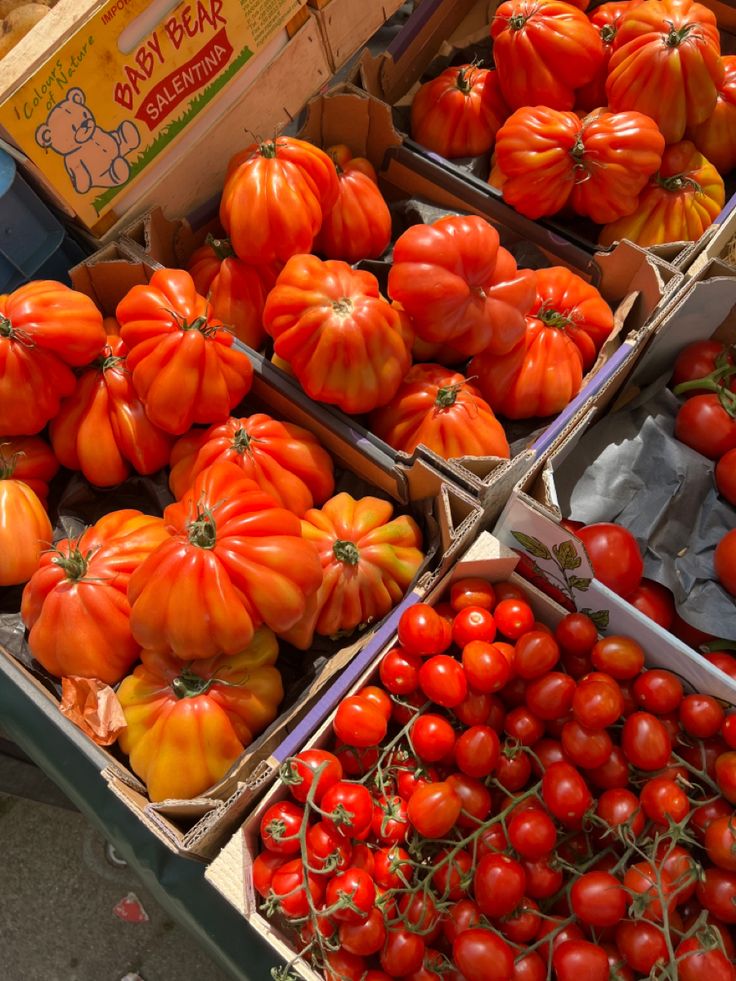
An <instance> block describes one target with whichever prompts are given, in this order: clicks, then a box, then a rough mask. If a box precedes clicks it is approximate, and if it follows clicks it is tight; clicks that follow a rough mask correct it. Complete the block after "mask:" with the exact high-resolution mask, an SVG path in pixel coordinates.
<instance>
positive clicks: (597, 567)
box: [577, 444, 736, 598]
mask: <svg viewBox="0 0 736 981" xmlns="http://www.w3.org/2000/svg"><path fill="white" fill-rule="evenodd" d="M735 445H736V444H735ZM577 536H578V538H579V539H580V540H581V541H582V543H583V545H585V551H586V552H587V553H588V558H589V559H590V561H591V564H592V566H593V572H594V573H595V577H596V579H598V581H599V582H602V583H603V585H604V586H608V588H609V589H611V590H613V592H614V593H618V595H619V596H623V597H624V598H626V597H627V596H628V595H629V594H630V593H633V592H634V590H635V589H636V588H637V586H638V585H639V583H640V582H641V577H642V575H643V573H644V563H643V562H642V558H641V552H640V551H639V546H638V545H637V543H636V539H635V538H634V536H633V535H632V534H631V532H630V531H627V530H626V528H622V527H621V526H620V525H615V524H611V523H610V522H605V521H603V522H599V523H598V524H593V525H586V526H585V527H584V528H580V529H579V531H578V532H577Z"/></svg>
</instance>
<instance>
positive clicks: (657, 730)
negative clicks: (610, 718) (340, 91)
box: [621, 712, 672, 771]
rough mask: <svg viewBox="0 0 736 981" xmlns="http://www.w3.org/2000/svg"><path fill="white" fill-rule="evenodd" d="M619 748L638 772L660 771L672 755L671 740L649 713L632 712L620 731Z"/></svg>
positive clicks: (660, 724) (663, 728)
mask: <svg viewBox="0 0 736 981" xmlns="http://www.w3.org/2000/svg"><path fill="white" fill-rule="evenodd" d="M621 748H622V749H623V751H624V753H625V755H626V758H627V759H628V760H629V762H630V763H633V765H634V766H636V767H638V768H639V769H640V770H647V771H651V770H661V769H662V767H664V766H666V764H667V761H668V760H669V758H670V754H671V753H672V740H671V738H670V734H669V732H668V731H667V729H666V728H665V727H664V725H662V723H661V722H660V720H659V719H658V718H657V717H656V716H654V715H651V714H650V713H649V712H634V713H633V715H630V716H629V717H628V719H626V721H625V722H624V725H623V729H622V730H621Z"/></svg>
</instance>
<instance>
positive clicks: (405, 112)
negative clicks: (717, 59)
mask: <svg viewBox="0 0 736 981" xmlns="http://www.w3.org/2000/svg"><path fill="white" fill-rule="evenodd" d="M501 2H502V0H424V3H422V5H421V6H420V7H419V8H418V9H417V10H415V12H414V14H413V15H412V16H411V17H410V18H409V20H408V21H407V22H406V24H405V25H404V26H403V28H402V29H401V31H400V32H399V33H398V34H397V35H396V36H395V37H394V38H393V39H392V41H391V42H390V44H389V45H388V46H387V48H386V50H385V51H384V52H381V53H375V52H370V51H365V52H364V53H363V55H362V56H361V60H360V64H359V66H358V67H357V69H356V71H355V73H354V75H353V77H352V80H353V81H355V82H356V84H360V85H361V86H362V87H363V88H364V89H365V90H366V91H367V92H370V93H371V95H374V96H376V97H377V98H379V99H381V100H383V101H384V102H386V103H387V104H388V105H390V106H392V107H394V117H395V119H396V120H397V125H398V128H399V129H400V130H401V131H402V133H403V134H408V133H409V109H410V106H411V102H412V99H413V97H414V94H415V92H416V91H417V89H418V88H419V86H420V84H421V83H422V82H424V81H427V80H428V79H429V78H433V77H435V76H436V75H438V74H439V73H440V72H441V71H443V70H444V69H445V68H447V67H448V66H449V65H451V64H462V63H463V62H464V61H470V60H472V59H473V57H477V58H478V59H480V60H482V62H483V64H485V65H486V66H488V65H491V64H492V41H491V38H490V33H489V25H490V23H491V21H492V19H493V16H494V13H495V11H496V9H497V8H498V6H499V5H500V3H501ZM704 4H705V6H707V7H710V8H711V9H712V10H713V11H714V13H715V14H716V17H717V18H718V23H719V27H720V30H721V44H722V50H723V53H724V54H733V53H736V19H735V18H734V12H733V6H732V5H731V4H728V3H721V2H719V0H704ZM595 6H597V4H596V3H593V4H591V7H595ZM468 55H469V56H468ZM466 56H468V57H466ZM405 139H406V145H407V146H409V147H411V148H412V149H413V150H414V151H415V152H416V153H418V154H421V155H422V156H425V157H427V159H429V160H434V161H438V162H440V163H441V165H442V166H443V167H444V168H447V169H448V170H449V171H451V172H452V173H453V174H455V175H457V176H459V177H461V178H462V179H463V180H465V181H467V182H468V184H470V186H471V187H473V189H474V190H476V191H478V192H480V193H481V194H482V195H483V196H485V197H487V198H489V199H491V200H495V201H500V200H503V198H502V195H501V192H500V191H499V190H496V189H495V188H492V187H490V185H489V184H488V183H487V182H486V178H487V176H488V172H489V170H490V165H489V164H488V165H486V164H484V163H483V162H482V161H481V158H473V159H467V160H464V161H462V162H459V161H451V160H447V159H446V158H444V157H441V156H440V155H438V154H436V153H433V152H431V151H430V150H427V149H424V148H423V147H421V146H420V145H419V144H418V143H416V142H415V141H414V140H412V139H411V138H410V137H409V136H408V135H407V136H406V138H405ZM734 207H736V171H734V172H732V173H731V174H729V175H727V177H726V205H725V207H724V209H723V211H722V213H721V214H720V215H719V216H718V217H717V218H716V219H715V222H714V224H715V225H716V226H717V225H720V224H721V223H722V222H723V221H725V219H726V217H727V215H728V214H729V212H730V211H731V210H732V209H733V208H734ZM538 223H539V225H541V226H542V227H543V228H545V229H547V230H548V231H549V232H550V233H551V234H553V235H557V236H561V237H562V238H563V239H565V240H567V241H569V242H573V243H575V244H576V245H577V246H578V247H580V248H581V249H583V250H585V251H587V252H589V253H595V252H596V251H597V250H599V248H600V247H599V246H597V245H596V244H595V243H596V241H597V237H598V226H597V225H594V224H593V223H592V222H590V221H589V220H587V219H584V218H576V219H574V220H567V219H565V218H562V217H560V216H559V215H554V216H550V217H546V218H542V219H539V222H538ZM707 234H708V233H707V232H706V233H705V235H707ZM701 241H702V239H701ZM699 244H700V243H698V242H696V243H691V242H676V243H670V244H668V245H663V246H654V247H652V248H651V249H650V251H652V252H654V253H656V254H657V255H660V256H662V257H663V258H665V259H667V260H668V261H670V262H672V263H673V264H675V265H676V266H677V267H678V268H681V269H686V268H687V267H688V265H689V264H690V263H691V262H692V261H693V259H694V257H695V256H696V255H697V252H698V249H699Z"/></svg>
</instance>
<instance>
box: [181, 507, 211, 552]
mask: <svg viewBox="0 0 736 981" xmlns="http://www.w3.org/2000/svg"><path fill="white" fill-rule="evenodd" d="M187 536H188V538H189V542H190V543H191V544H192V545H195V546H196V547H197V548H214V547H215V545H216V544H217V524H216V522H215V517H214V515H213V514H212V511H211V510H209V509H207V508H206V509H204V510H200V509H199V508H197V517H196V518H194V519H193V520H192V521H190V522H189V524H188V525H187Z"/></svg>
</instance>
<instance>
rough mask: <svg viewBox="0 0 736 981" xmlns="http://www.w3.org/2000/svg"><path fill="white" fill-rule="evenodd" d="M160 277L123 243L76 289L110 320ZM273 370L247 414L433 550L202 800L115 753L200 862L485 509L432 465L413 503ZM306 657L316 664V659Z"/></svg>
mask: <svg viewBox="0 0 736 981" xmlns="http://www.w3.org/2000/svg"><path fill="white" fill-rule="evenodd" d="M151 272H152V269H151V267H150V265H147V264H146V263H143V262H135V261H131V260H130V259H127V258H126V257H125V255H124V254H123V253H122V252H121V251H120V250H119V249H118V247H117V246H109V247H107V248H106V249H104V250H103V251H102V252H101V253H100V254H98V255H97V256H93V257H92V258H91V259H90V260H88V261H87V262H86V263H84V264H83V265H80V266H78V267H76V269H74V270H73V271H72V282H73V284H74V287H75V288H76V289H79V290H81V291H82V292H84V293H87V294H88V295H89V296H91V297H92V298H93V299H94V300H95V301H96V302H97V303H98V305H99V306H100V308H101V309H102V310H103V311H104V313H105V314H110V313H112V312H113V311H114V310H115V306H116V305H117V303H118V302H119V300H120V299H121V298H122V296H123V295H124V294H125V293H126V292H127V290H128V289H130V287H131V286H133V285H135V284H137V283H146V282H147V281H148V279H149V278H150V275H151ZM268 367H270V365H269V364H268V362H265V364H263V363H262V362H259V361H258V359H256V363H255V364H254V369H255V378H254V383H253V388H252V390H251V392H250V393H249V395H248V396H247V398H246V400H245V402H244V408H245V412H248V411H252V410H253V409H257V410H259V411H266V412H270V413H272V414H273V415H274V416H276V417H277V418H280V419H285V420H288V421H291V422H295V423H298V424H299V425H301V426H304V427H305V428H307V429H309V430H311V431H312V432H313V433H314V434H315V435H316V436H317V437H318V438H319V439H320V441H321V442H322V443H323V445H324V446H325V447H326V449H328V450H329V451H330V453H331V454H332V455H333V457H334V459H335V463H336V466H338V467H339V468H340V469H341V470H343V471H345V472H346V473H348V474H352V475H353V476H354V477H357V478H360V479H361V480H362V481H364V482H365V483H366V484H368V485H371V487H372V488H379V489H380V490H382V491H383V492H384V493H385V494H387V495H389V496H390V497H391V498H393V500H394V501H395V502H396V507H397V510H398V509H399V508H401V506H402V505H404V508H403V509H404V510H407V508H408V509H409V510H411V512H412V513H413V514H414V516H415V517H416V518H417V519H418V520H419V521H420V524H421V526H422V530H423V534H424V549H425V551H427V552H428V553H429V555H428V559H427V561H426V562H425V564H424V566H423V567H422V569H421V570H420V573H419V576H418V579H417V581H416V583H415V585H413V586H412V588H411V589H410V591H409V592H408V594H407V596H406V597H405V599H404V600H403V601H402V604H401V605H400V606H399V607H398V608H397V609H396V610H394V611H392V613H390V614H389V615H388V616H387V617H386V618H385V619H384V620H383V621H381V622H377V623H375V624H373V625H372V626H371V627H370V628H369V629H367V630H365V631H364V632H363V633H362V634H354V635H352V636H351V637H348V638H347V639H346V640H345V641H344V642H342V646H341V645H340V644H335V645H334V647H335V651H334V653H332V655H331V656H330V657H329V658H328V659H327V661H326V662H325V664H324V666H322V667H318V668H317V670H316V672H315V674H314V677H313V678H312V679H309V677H308V672H307V671H305V678H307V680H306V681H305V687H304V690H303V691H302V692H301V693H297V694H295V696H294V698H293V699H292V700H291V702H290V703H289V704H287V705H285V706H284V709H283V711H282V713H281V715H280V716H279V717H278V719H277V720H276V721H275V722H274V723H273V724H272V725H271V726H270V727H269V728H268V729H267V730H266V731H265V732H264V733H263V734H262V735H261V736H259V737H258V738H257V739H256V740H255V741H254V742H253V743H252V744H251V745H250V746H249V747H248V748H247V750H246V752H245V753H244V755H243V756H242V757H241V759H240V760H239V761H238V763H236V764H235V766H234V767H233V768H232V769H231V771H230V772H229V773H228V775H227V776H226V777H225V778H223V779H222V780H221V781H220V782H219V783H218V784H217V785H216V786H214V787H213V788H211V789H210V790H209V791H208V792H207V794H206V795H203V796H202V797H200V798H197V799H196V800H193V801H164V802H161V803H159V804H152V803H151V802H150V801H149V800H148V798H147V796H146V792H145V787H144V785H143V784H142V783H141V781H140V780H138V778H137V777H136V776H135V775H134V774H133V773H132V772H131V771H130V770H129V769H128V767H127V766H126V765H125V764H124V763H122V762H121V761H120V760H119V759H118V758H116V756H114V755H113V754H112V753H107V756H108V767H107V769H106V771H105V773H104V776H105V778H106V779H107V780H108V783H109V785H110V787H111V789H112V791H113V792H114V793H115V794H116V795H117V796H118V797H120V798H121V799H122V800H123V801H124V802H125V803H126V805H127V806H128V807H129V808H130V809H131V811H132V813H133V814H134V815H135V816H136V818H137V819H139V820H141V821H142V822H143V823H144V824H145V825H146V826H147V827H148V828H149V829H150V830H151V831H153V832H154V834H156V835H157V837H158V838H159V839H161V841H163V842H164V843H165V844H166V845H167V846H168V847H169V848H170V849H172V850H173V851H176V852H180V853H181V854H183V855H187V856H190V857H199V858H203V857H209V856H211V855H212V854H213V853H214V851H215V850H216V849H217V848H218V847H219V846H220V845H221V844H222V842H223V841H224V839H225V838H226V837H227V835H228V834H230V833H231V831H232V829H233V828H234V827H235V825H236V824H237V823H238V822H239V821H241V820H242V818H243V815H244V814H245V812H246V810H247V808H248V806H249V804H250V802H251V801H252V800H253V798H254V796H255V795H256V794H257V793H258V792H259V791H260V790H261V789H262V788H263V787H264V785H265V783H266V782H267V780H268V779H270V777H271V776H272V774H273V772H274V766H273V760H274V759H275V758H278V756H279V754H280V753H281V752H282V750H281V749H280V747H281V746H282V744H283V743H284V742H286V744H287V746H288V744H289V733H290V732H291V730H292V729H293V728H294V726H295V725H296V724H297V723H298V721H299V719H300V718H301V717H302V716H303V715H304V714H305V713H306V712H307V710H308V709H309V708H310V706H311V705H313V704H314V702H315V701H316V699H317V697H318V696H320V695H322V694H324V692H325V691H326V690H327V689H329V690H330V691H331V692H334V693H335V697H336V698H337V697H339V695H340V693H341V692H344V690H345V687H346V684H347V683H348V682H347V681H346V678H348V677H349V671H350V666H351V662H352V660H353V659H354V657H355V656H356V655H357V654H358V653H359V652H360V653H361V657H362V658H363V659H364V660H365V663H368V662H370V661H371V660H372V659H373V657H374V656H375V651H376V650H377V649H378V647H382V646H383V644H384V643H385V639H386V637H387V636H390V635H392V634H393V632H394V630H395V621H396V617H397V616H398V615H399V611H400V609H401V608H402V607H403V606H404V605H407V604H411V603H413V602H416V600H417V599H419V598H420V597H421V596H422V595H423V594H424V592H425V591H426V588H427V583H429V582H431V581H432V579H433V577H434V576H436V575H441V574H443V573H444V572H445V571H446V570H447V569H448V568H449V567H450V565H451V564H452V562H453V561H454V560H455V558H456V557H457V555H458V554H460V553H461V552H462V551H463V550H464V549H465V548H466V547H467V545H468V543H469V542H470V541H472V539H473V537H474V534H475V529H476V527H477V524H478V521H479V518H480V512H479V509H478V507H477V504H476V503H475V502H474V501H473V500H472V499H471V498H470V497H469V496H467V495H465V494H463V492H462V491H461V490H459V489H458V488H456V487H453V486H452V485H451V484H449V483H448V482H447V481H446V479H445V478H444V477H443V476H442V475H441V474H439V473H437V472H436V471H432V469H431V467H429V466H428V465H427V464H426V463H425V462H423V461H418V462H417V469H420V468H421V469H422V471H423V473H422V476H421V477H420V476H419V475H418V474H417V480H419V481H421V482H422V483H423V486H424V487H425V489H426V495H425V500H424V501H423V502H417V503H416V504H415V505H411V506H409V505H407V503H406V502H407V500H408V492H407V488H406V480H405V476H404V474H403V473H402V472H401V471H400V470H398V469H397V470H394V471H393V472H391V473H390V472H387V471H385V470H382V469H381V468H380V467H378V466H377V465H376V463H375V461H374V460H372V459H371V457H370V456H369V455H366V454H364V453H363V452H362V450H361V448H360V447H359V446H356V445H355V444H354V443H351V442H350V441H348V440H345V439H343V438H342V437H341V436H339V435H338V434H336V433H335V432H334V431H332V430H331V429H328V428H326V427H325V426H324V425H323V424H322V423H321V422H320V421H319V419H312V418H310V417H309V415H308V414H307V413H305V412H304V411H303V410H302V409H301V407H299V406H298V405H295V404H293V403H291V402H290V401H289V399H288V396H286V395H285V394H284V393H283V392H280V391H278V390H275V389H274V388H273V387H272V386H271V385H270V383H269V380H268ZM263 369H265V370H263ZM366 492H368V491H366ZM6 656H8V655H7V654H6ZM303 657H304V658H305V659H306V658H307V657H308V654H305V655H303ZM305 663H306V660H305ZM37 687H38V689H39V691H42V692H44V693H45V697H47V698H48V699H50V700H51V701H52V702H53V701H54V696H53V695H52V694H51V693H50V692H48V691H47V690H46V689H45V688H44V687H43V686H42V685H41V684H40V683H38V684H37Z"/></svg>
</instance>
